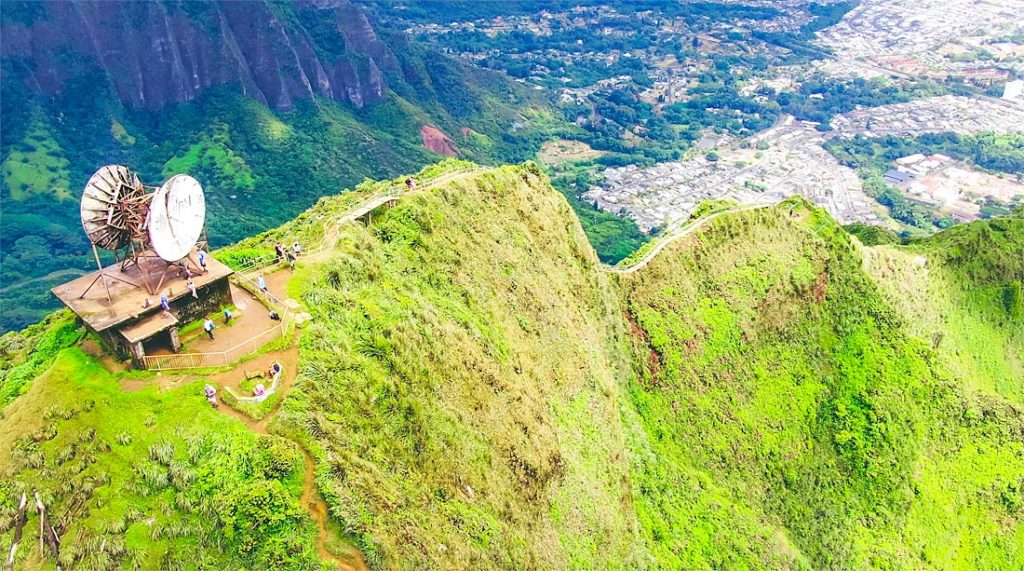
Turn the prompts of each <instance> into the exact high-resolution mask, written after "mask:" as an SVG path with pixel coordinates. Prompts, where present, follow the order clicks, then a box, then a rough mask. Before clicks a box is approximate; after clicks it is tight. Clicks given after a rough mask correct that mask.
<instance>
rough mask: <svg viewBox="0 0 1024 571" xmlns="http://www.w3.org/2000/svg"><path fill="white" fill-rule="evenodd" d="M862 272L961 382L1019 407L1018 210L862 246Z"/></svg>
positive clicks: (1022, 365)
mask: <svg viewBox="0 0 1024 571" xmlns="http://www.w3.org/2000/svg"><path fill="white" fill-rule="evenodd" d="M865 267H866V268H867V270H868V271H869V272H870V273H871V274H872V275H873V276H875V277H876V279H877V281H878V283H879V284H880V286H881V288H882V290H883V292H884V293H885V294H886V298H887V300H888V301H889V302H890V303H891V304H892V306H893V307H894V308H896V309H897V311H899V312H900V313H901V314H902V315H903V317H904V319H905V320H906V323H907V330H908V331H909V332H910V333H911V334H913V335H914V336H916V337H917V338H919V339H920V340H922V341H923V342H925V343H927V344H929V345H930V346H931V347H932V348H933V349H935V350H936V351H937V352H938V353H939V355H940V356H941V357H942V358H943V360H944V362H945V363H946V364H947V365H948V366H949V368H950V370H951V371H952V372H953V373H954V374H955V375H956V377H957V378H958V379H959V380H960V382H961V383H963V384H965V385H967V386H970V387H972V388H976V389H978V390H981V391H984V392H989V393H993V394H999V395H1001V396H1003V397H1005V398H1007V399H1009V400H1011V401H1013V402H1015V403H1016V404H1017V405H1021V404H1024V295H1022V292H1021V282H1022V281H1024V210H1018V211H1017V213H1016V214H1012V215H1010V216H1006V217H1001V218H995V219H992V220H985V221H979V222H975V223H973V224H968V225H964V226H957V227H954V228H951V229H949V230H947V231H945V232H942V233H939V234H937V235H935V236H932V237H929V238H927V239H925V240H922V241H920V242H917V243H914V244H912V245H910V246H905V247H893V246H878V247H875V248H870V249H868V250H867V253H866V255H865Z"/></svg>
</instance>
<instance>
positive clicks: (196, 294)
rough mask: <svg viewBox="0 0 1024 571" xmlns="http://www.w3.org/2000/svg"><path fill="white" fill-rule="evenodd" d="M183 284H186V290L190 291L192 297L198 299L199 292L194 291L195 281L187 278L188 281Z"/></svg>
mask: <svg viewBox="0 0 1024 571" xmlns="http://www.w3.org/2000/svg"><path fill="white" fill-rule="evenodd" d="M185 285H187V286H188V291H190V292H192V297H194V298H196V299H199V293H198V292H196V283H195V282H194V281H192V278H188V282H187V283H186V284H185Z"/></svg>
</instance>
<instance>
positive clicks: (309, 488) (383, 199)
mask: <svg viewBox="0 0 1024 571" xmlns="http://www.w3.org/2000/svg"><path fill="white" fill-rule="evenodd" d="M485 170H486V169H484V168H473V169H460V170H456V171H452V172H448V173H444V174H442V175H440V176H438V177H436V178H433V179H429V180H427V181H424V182H423V184H422V185H421V186H417V187H416V188H415V189H414V190H408V191H406V190H400V191H398V192H395V190H394V188H392V189H389V190H387V191H385V192H384V193H380V194H376V195H372V196H370V197H367V199H366V200H365V201H363V202H362V203H360V204H358V205H357V206H355V207H353V208H351V209H349V210H347V211H346V212H345V213H344V214H342V215H340V216H338V217H337V218H335V219H334V220H333V221H331V222H325V230H324V236H323V239H322V240H321V241H320V243H319V244H317V245H316V246H315V247H313V248H310V249H309V250H308V251H307V252H306V254H305V255H304V256H302V262H303V263H317V262H321V261H323V260H324V259H326V258H327V257H328V256H329V255H330V253H331V252H332V251H333V249H334V247H335V246H336V245H337V243H338V240H340V239H341V227H342V225H343V224H346V223H349V222H354V221H356V220H358V219H359V218H362V217H363V216H365V215H367V214H371V213H372V212H373V211H374V210H376V209H377V208H380V207H382V206H384V205H386V204H388V203H391V202H397V201H398V200H400V199H401V198H403V197H404V196H406V195H410V194H415V193H418V192H425V191H427V190H430V189H432V188H436V187H438V186H440V185H443V184H447V183H449V182H453V181H455V180H460V179H464V178H468V177H470V176H474V175H477V174H479V173H480V172H483V171H485ZM768 206H771V205H770V204H756V205H749V206H742V207H736V208H730V209H728V210H723V211H720V212H716V213H714V214H711V215H709V216H707V217H704V218H701V219H700V220H697V221H696V222H694V223H691V224H690V225H688V226H684V227H682V228H679V229H677V230H674V231H672V232H671V233H670V234H668V235H667V236H665V237H663V238H662V239H661V241H659V242H658V243H657V244H656V245H655V246H654V247H652V248H651V250H650V251H649V252H647V253H646V254H644V256H643V257H642V258H640V259H639V260H637V261H636V262H634V263H632V264H630V265H629V266H624V267H616V266H608V265H605V264H601V266H600V269H601V270H602V271H605V272H609V273H615V274H631V273H633V272H636V271H637V270H639V269H640V268H643V267H645V266H646V265H647V264H649V263H650V262H651V260H653V259H654V258H655V257H656V256H657V255H658V254H659V253H660V252H661V251H662V250H664V249H665V248H666V247H667V246H668V245H670V244H672V243H674V242H676V241H678V240H681V239H683V238H685V237H687V236H689V235H690V234H692V233H693V232H695V231H697V230H698V229H700V228H701V227H703V226H704V225H705V224H707V223H708V222H710V221H712V220H714V219H716V218H718V217H719V216H722V215H724V214H732V213H736V212H743V211H747V210H754V209H758V208H765V207H768ZM299 335H300V334H299V333H297V334H296V335H295V338H294V339H293V340H292V343H291V345H290V346H289V348H288V349H287V352H288V354H289V357H290V358H289V359H288V361H290V363H289V365H291V366H289V367H287V368H286V369H285V378H284V379H283V381H282V384H281V387H280V388H279V389H278V390H279V392H280V394H281V398H280V400H279V401H278V403H277V404H276V405H275V406H274V408H273V410H271V411H270V413H268V414H267V416H266V417H264V418H263V419H262V420H259V421H257V420H255V419H253V418H250V417H248V416H246V415H245V414H243V413H241V412H239V411H237V410H235V409H233V408H231V407H230V406H227V405H225V406H222V407H221V409H220V410H221V411H223V412H224V413H225V414H227V415H229V416H232V417H234V418H237V419H238V420H240V421H241V422H242V423H243V424H245V426H247V427H248V428H249V429H250V430H252V431H253V432H255V433H257V434H268V431H267V426H268V425H269V424H270V422H271V420H272V419H273V418H274V417H275V416H277V413H278V412H280V410H281V406H282V404H283V403H284V400H285V398H287V396H288V392H289V391H290V390H291V388H292V384H293V383H294V381H295V377H296V374H297V370H296V369H297V366H296V365H297V364H298V350H299V349H298V348H299V345H298V343H299ZM299 448H300V449H301V450H302V454H303V458H304V462H305V466H304V477H303V486H302V494H301V496H300V498H299V501H300V503H301V504H302V506H303V507H304V508H305V509H306V510H307V511H308V512H309V514H310V516H311V517H312V518H313V521H314V522H315V523H316V526H317V541H316V547H317V552H318V554H319V556H320V558H321V559H322V560H324V561H328V562H330V563H331V564H333V565H334V566H335V568H336V569H338V570H339V571H364V570H367V569H368V567H367V565H366V562H365V561H364V560H363V558H362V554H361V552H360V551H359V550H358V549H355V548H353V549H352V550H351V552H350V554H349V557H348V558H347V559H346V558H342V557H340V556H338V555H336V554H334V553H332V552H331V551H330V550H329V549H328V547H327V545H328V544H329V542H330V536H331V530H330V526H331V523H330V511H329V509H328V507H327V504H326V502H324V500H323V498H321V497H320V494H319V492H318V491H317V488H316V462H315V460H314V458H313V455H312V454H311V453H310V452H309V451H308V450H307V449H306V448H305V447H303V446H302V445H301V444H300V445H299Z"/></svg>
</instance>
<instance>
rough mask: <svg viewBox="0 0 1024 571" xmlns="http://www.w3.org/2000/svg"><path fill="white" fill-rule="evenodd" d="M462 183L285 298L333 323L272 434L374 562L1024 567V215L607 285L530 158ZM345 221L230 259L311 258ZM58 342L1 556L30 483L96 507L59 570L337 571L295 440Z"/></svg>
mask: <svg viewBox="0 0 1024 571" xmlns="http://www.w3.org/2000/svg"><path fill="white" fill-rule="evenodd" d="M457 166H460V165H459V163H448V164H442V165H440V166H438V167H434V168H430V169H427V170H424V171H422V172H421V173H420V176H421V177H422V178H424V179H427V178H429V177H431V176H432V175H436V174H442V173H445V172H447V171H448V169H452V168H454V167H457ZM446 180H447V182H444V183H441V184H439V185H437V186H432V187H430V188H429V189H428V190H426V191H425V192H420V193H416V194H413V195H409V196H407V197H406V198H403V200H402V201H401V202H399V203H398V204H397V205H395V206H394V207H391V208H389V209H382V210H381V211H379V212H378V213H376V214H375V216H374V222H373V224H372V225H370V226H364V225H362V224H358V223H353V224H348V225H345V226H342V227H341V228H340V229H339V240H338V244H337V247H336V249H335V250H334V251H333V253H332V254H331V255H328V256H326V257H325V258H324V259H322V260H321V261H318V262H315V263H314V262H306V263H305V264H303V265H301V266H300V268H299V270H298V271H297V272H296V275H295V277H294V279H292V280H291V282H290V284H289V294H290V295H292V296H294V297H296V298H297V299H299V300H301V302H302V303H303V304H304V305H305V309H306V310H308V311H309V312H310V314H311V315H312V320H311V321H309V322H308V323H307V324H306V325H305V326H304V332H303V334H302V336H301V339H300V347H299V374H298V377H297V378H296V380H295V383H294V385H293V387H292V389H291V392H290V393H289V394H288V395H286V397H285V398H284V401H283V403H282V412H281V413H280V414H279V415H278V416H277V417H276V418H275V420H274V424H273V425H272V430H273V431H274V432H275V433H277V434H282V435H286V436H288V438H290V439H293V440H296V441H299V442H302V443H303V445H304V446H305V447H307V449H308V450H310V451H311V453H312V454H313V457H314V458H315V462H316V470H315V478H316V482H317V484H318V486H319V489H320V490H321V492H322V494H323V496H324V497H325V499H326V501H327V503H328V505H329V506H330V511H331V514H332V516H333V518H334V519H335V521H336V522H337V523H338V524H339V530H341V531H344V532H345V533H347V534H348V535H350V536H351V537H353V538H354V539H355V540H356V542H357V543H358V545H359V546H360V548H361V550H362V551H363V553H364V554H365V556H366V559H367V562H368V563H369V564H370V566H371V567H372V568H375V569H378V568H388V569H392V568H422V567H444V568H464V569H507V568H531V567H536V568H574V569H593V568H651V569H662V568H748V569H818V568H830V569H862V568H891V569H904V568H922V567H923V568H941V569H977V568H985V569H1014V568H1019V567H1020V566H1021V564H1022V563H1024V560H1022V559H1021V557H1022V554H1024V528H1022V527H1021V523H1022V518H1024V496H1022V491H1021V487H1020V485H1019V482H1020V480H1021V478H1022V477H1024V441H1022V440H1021V437H1020V427H1021V426H1022V425H1024V417H1022V416H1021V412H1020V410H1019V407H1018V406H1017V405H1016V404H1014V403H1020V402H1021V400H1020V399H1021V398H1022V394H1024V393H1022V392H1021V379H1024V363H1022V362H1021V358H1020V355H1021V354H1022V352H1021V348H1022V347H1024V320H1022V319H1021V312H1022V311H1024V309H1022V305H1024V301H1022V299H1021V286H1020V281H1021V274H1022V272H1024V255H1022V253H1024V217H1022V216H1020V215H1018V216H1016V217H1004V218H998V219H994V220H990V221H985V222H981V223H975V224H969V225H964V226H959V227H957V228H954V229H952V230H950V231H947V232H943V233H940V234H938V235H936V236H935V237H932V238H930V239H928V240H925V241H922V242H918V243H914V244H910V245H907V246H892V245H881V246H873V247H859V246H857V245H856V244H855V243H854V242H853V240H852V238H851V237H850V236H849V234H848V233H847V232H846V231H844V229H842V228H841V227H839V226H838V225H837V224H836V223H835V222H834V221H833V220H832V219H831V218H829V217H828V215H827V214H826V213H825V212H824V211H822V210H819V209H815V208H812V207H811V206H809V205H808V204H807V203H805V202H803V201H801V200H799V199H792V200H788V201H786V202H784V203H782V204H780V205H778V206H776V207H774V208H770V209H759V210H751V211H746V212H742V213H735V214H729V215H725V216H722V217H719V218H718V219H716V220H715V221H713V222H710V223H709V224H707V225H706V226H705V227H704V228H702V229H701V230H700V231H698V232H696V233H694V234H693V235H692V236H690V237H688V238H687V239H685V240H680V241H678V242H675V243H674V244H672V245H671V246H669V247H667V248H666V249H665V250H664V251H663V252H662V253H661V254H659V256H658V257H656V258H654V260H653V261H652V262H651V263H650V265H648V266H646V267H644V268H643V269H642V270H640V271H638V272H637V273H635V274H631V275H630V276H626V277H623V278H622V279H615V278H614V277H613V276H612V275H611V274H608V273H605V272H603V271H601V268H600V265H599V260H598V258H597V256H596V255H595V253H594V251H593V249H592V248H591V247H590V246H589V244H588V243H587V240H586V238H585V234H584V233H583V232H582V227H581V225H580V223H579V222H578V221H577V219H576V218H575V216H574V215H573V214H572V210H571V207H570V206H569V204H568V203H567V201H566V200H565V199H564V198H563V197H562V196H561V195H560V194H558V193H557V192H555V191H554V190H553V189H552V188H550V187H549V186H548V184H547V181H546V178H545V176H544V175H543V173H542V172H541V171H540V170H539V169H538V168H537V167H536V166H534V165H530V164H528V165H524V166H518V167H502V168H498V169H492V170H489V171H485V172H477V173H468V174H462V175H458V176H454V177H452V178H450V179H446ZM394 182H396V181H385V182H381V183H370V182H368V183H366V184H364V185H362V186H361V187H360V188H359V189H358V190H359V192H364V193H368V192H374V191H375V190H378V189H380V188H384V187H386V186H387V185H390V184H394ZM352 196H353V195H348V196H343V197H341V198H337V199H325V200H322V201H320V202H319V203H318V205H317V206H315V207H314V208H313V209H311V210H310V211H308V212H307V213H305V214H304V215H303V216H302V217H300V219H298V220H296V221H295V222H292V223H289V224H286V225H285V226H282V227H281V228H278V229H275V230H272V231H269V232H267V233H264V234H262V235H260V236H256V237H253V238H252V239H250V240H247V241H245V242H244V243H243V244H240V245H238V246H237V247H233V248H229V249H226V250H225V251H224V253H225V254H237V255H239V256H241V255H242V254H243V253H244V252H253V251H262V250H264V249H265V248H266V247H267V245H269V244H271V243H273V242H274V241H276V240H280V239H282V238H283V237H289V238H290V237H293V236H304V237H308V238H309V239H315V237H316V236H319V235H322V227H321V228H320V229H317V225H318V222H320V223H321V224H322V220H323V219H324V218H321V217H323V216H325V215H326V214H330V213H332V212H335V211H336V209H339V208H343V207H344V203H343V202H342V201H344V200H347V199H351V197H352ZM722 206H723V205H722V204H717V203H711V204H708V205H706V206H705V207H704V208H703V209H702V212H703V213H704V214H707V213H709V212H713V211H715V209H717V208H721V207H722ZM1022 214H1024V213H1022ZM919 258H923V259H924V260H925V262H924V265H922V263H921V261H920V259H919ZM66 328H67V325H66V318H64V321H62V318H61V317H60V316H57V317H55V318H54V320H53V321H52V322H51V323H49V324H47V325H44V326H42V327H41V328H40V329H39V330H33V331H30V332H26V333H24V334H18V335H24V336H25V337H24V338H18V339H15V337H17V335H12V336H8V337H5V338H4V340H5V341H4V344H3V347H5V349H4V353H3V355H4V358H5V359H12V358H13V360H14V362H12V363H11V364H10V365H6V364H5V365H4V366H3V367H2V368H0V370H3V371H11V370H17V369H18V368H19V367H27V368H26V369H22V370H26V371H27V370H31V371H32V376H34V380H32V381H31V382H29V383H24V382H22V383H21V384H20V385H19V387H20V388H19V389H18V392H19V393H21V396H19V397H17V399H16V400H14V401H13V402H11V403H10V404H8V405H7V407H6V408H5V409H4V410H3V417H2V418H0V435H2V436H0V455H2V456H3V457H4V458H10V459H11V460H10V461H8V462H5V463H0V475H2V476H3V478H2V481H3V482H5V483H4V484H2V485H0V541H9V539H10V537H11V534H12V531H11V529H10V522H11V519H12V515H13V514H12V502H14V501H15V498H16V493H17V491H18V490H20V489H22V488H24V487H29V488H31V487H32V486H35V487H36V488H39V489H40V490H41V492H42V494H43V498H44V501H45V502H46V503H47V505H49V506H54V509H56V510H74V509H80V508H76V507H75V506H78V505H84V506H86V507H87V508H88V509H87V511H80V512H74V511H71V512H70V513H75V514H78V515H76V516H75V517H74V518H72V519H71V520H70V521H71V523H70V524H69V526H70V527H69V528H68V532H67V533H66V534H65V537H66V538H67V539H66V543H65V545H66V549H65V550H62V553H63V555H62V557H63V558H64V563H65V565H66V566H70V565H72V564H75V563H77V564H79V565H80V566H83V567H110V566H116V565H121V566H124V567H132V568H151V567H161V568H193V567H194V568H243V567H244V568H294V569H309V568H317V566H318V565H319V563H318V562H317V561H316V560H315V559H316V558H315V555H314V553H315V552H314V548H313V545H314V539H313V538H314V535H315V530H314V529H313V526H312V524H311V523H310V522H309V519H308V518H307V516H306V515H305V512H304V511H302V510H301V509H299V505H298V503H297V501H296V498H297V497H298V496H299V493H300V491H301V490H300V488H301V482H302V478H301V476H300V473H299V472H300V467H299V465H300V455H299V453H298V451H297V450H296V449H295V448H294V445H292V444H290V443H288V442H287V441H285V440H283V439H279V438H276V437H261V436H257V435H254V434H252V433H250V432H248V431H247V430H246V429H245V428H244V426H243V425H241V424H240V423H238V422H236V421H235V420H233V419H231V418H228V417H226V416H224V415H222V414H220V413H218V412H216V411H213V410H212V409H210V408H209V407H208V406H207V405H206V404H205V402H204V401H203V399H202V395H201V386H202V383H203V381H202V379H201V377H200V378H196V377H178V378H177V379H178V380H185V379H188V380H187V381H185V382H184V383H183V384H178V383H176V382H175V380H176V379H175V378H168V377H167V376H163V377H157V376H152V375H147V374H138V373H134V374H126V373H119V374H117V375H114V374H111V373H108V372H107V371H106V370H105V369H104V368H102V367H101V366H100V365H99V364H98V363H97V362H96V361H95V360H93V359H92V358H90V357H88V356H86V355H85V354H84V353H82V352H81V351H80V350H79V349H78V348H76V347H71V348H64V349H60V348H59V347H63V346H65V345H66V344H67V343H69V342H72V341H73V338H70V340H68V339H65V338H64V337H63V336H64V335H71V334H72V333H73V331H72V332H67V333H58V332H60V331H67V329H66ZM936 332H939V333H941V334H942V335H941V336H936V335H935V333H936ZM47 336H50V338H52V339H55V340H56V341H53V342H42V341H36V339H45V338H47ZM60 339H64V340H60ZM34 344H37V345H39V347H40V349H39V352H40V353H41V355H40V356H39V358H37V357H36V356H35V355H34V354H33V353H32V351H31V349H26V348H28V347H31V346H33V345H34ZM8 347H9V348H12V349H7V348H8ZM11 356H13V357H11ZM51 361H52V364H50V362H51ZM26 363H29V364H28V365H25V364H26ZM0 378H4V379H6V378H8V377H0ZM114 490H119V491H118V492H117V493H116V494H115V493H114ZM59 513H63V511H59ZM33 517H34V516H33ZM33 524H37V522H36V521H35V519H30V521H29V525H30V526H32V525H33ZM36 545H38V544H37V543H36V542H34V541H28V542H26V544H25V549H26V551H25V552H19V553H22V554H21V555H19V557H21V558H23V559H20V561H24V562H25V565H26V566H27V567H29V568H35V567H39V566H40V563H39V561H38V559H37V557H38V555H37V554H36V553H35V550H36V549H37V547H36ZM197 553H198V555H197ZM186 557H187V558H188V559H186Z"/></svg>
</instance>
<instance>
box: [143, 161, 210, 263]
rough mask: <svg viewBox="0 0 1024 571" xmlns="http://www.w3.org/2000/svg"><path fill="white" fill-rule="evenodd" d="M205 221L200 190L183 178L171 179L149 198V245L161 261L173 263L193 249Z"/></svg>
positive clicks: (200, 187)
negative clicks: (150, 200)
mask: <svg viewBox="0 0 1024 571" xmlns="http://www.w3.org/2000/svg"><path fill="white" fill-rule="evenodd" d="M205 221H206V199H205V198H204V197H203V187H202V186H201V185H200V184H199V181H197V180H196V179H194V178H192V177H190V176H188V175H186V174H179V175H175V176H173V177H171V179H170V180H168V181H167V182H165V183H164V184H163V186H161V187H160V188H159V189H157V191H156V193H154V194H153V200H152V202H151V203H150V205H149V222H148V227H149V243H150V245H151V246H152V247H153V250H154V251H155V252H156V253H157V255H158V256H160V257H161V258H163V259H164V260H165V261H167V262H177V261H179V260H181V259H182V258H184V257H185V256H187V255H188V253H189V252H191V251H192V248H193V247H195V245H196V242H197V241H198V240H199V236H200V235H201V234H202V232H203V222H205Z"/></svg>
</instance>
